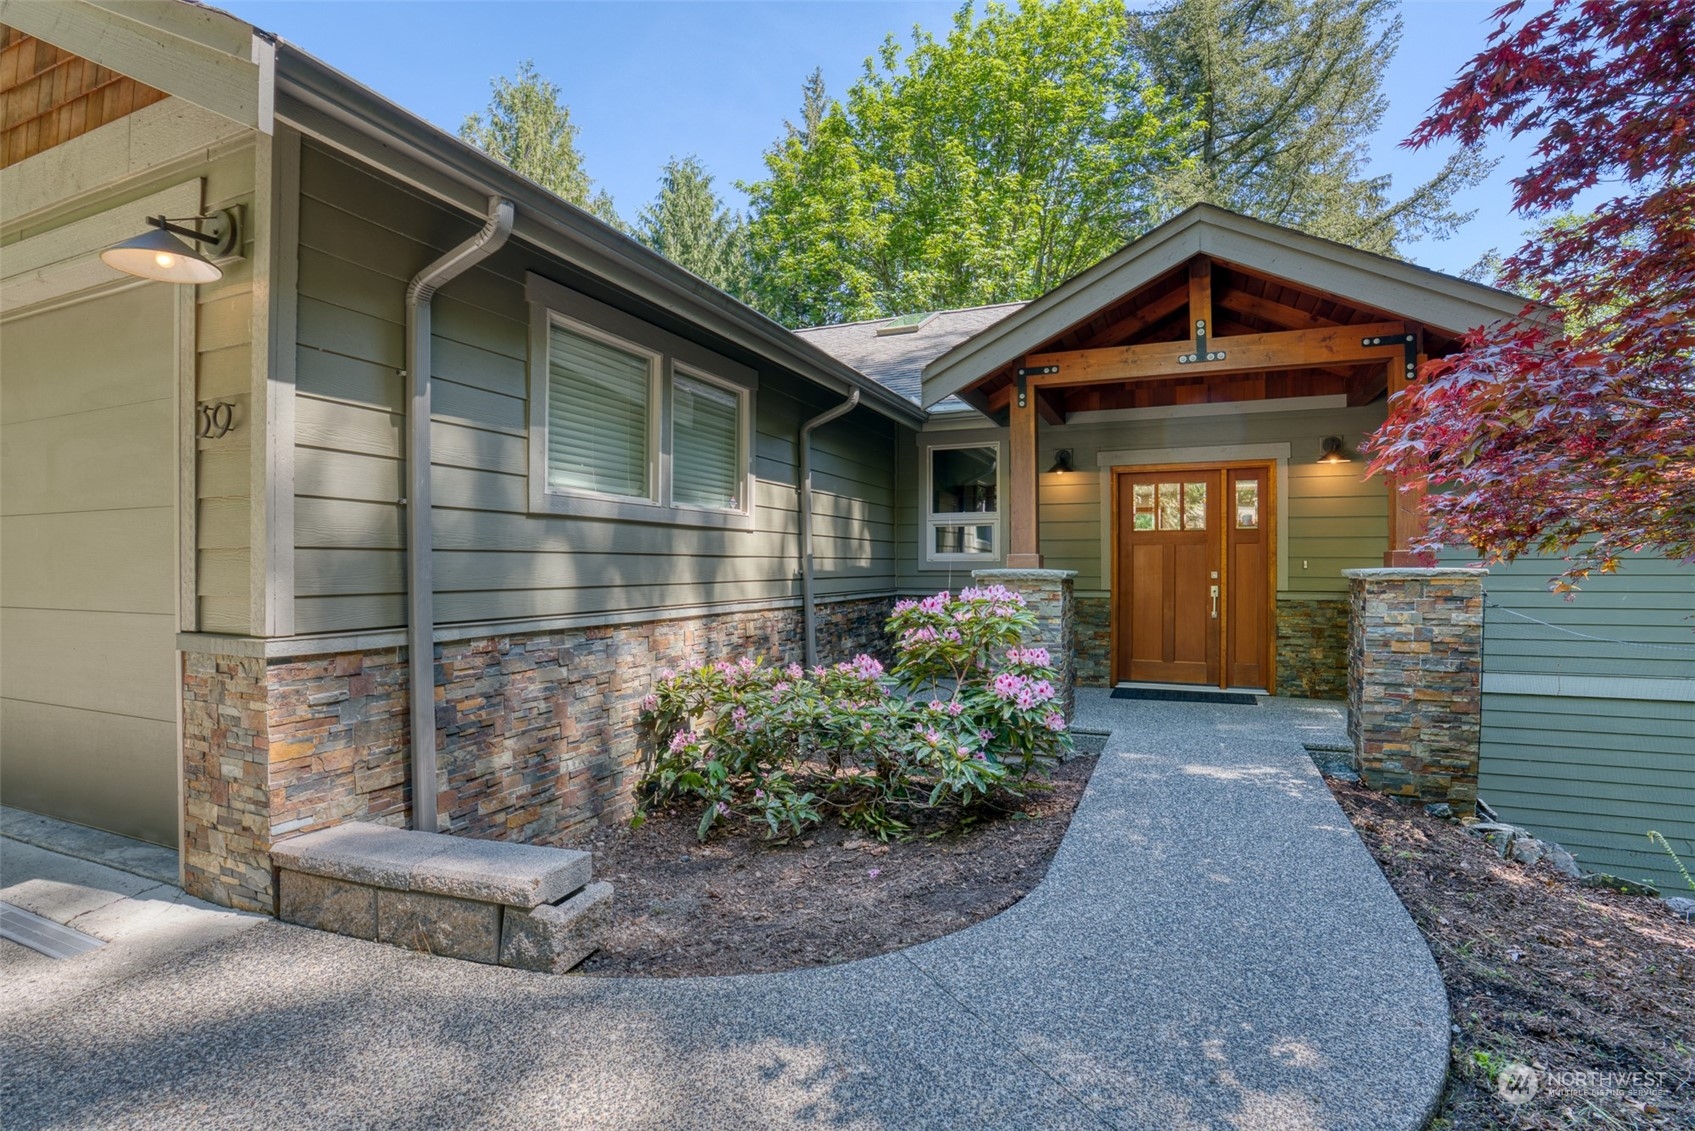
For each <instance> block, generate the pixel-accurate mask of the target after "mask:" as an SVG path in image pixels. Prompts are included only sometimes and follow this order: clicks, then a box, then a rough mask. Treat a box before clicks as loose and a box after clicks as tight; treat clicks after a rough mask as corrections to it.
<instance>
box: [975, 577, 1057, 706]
mask: <svg viewBox="0 0 1695 1131" xmlns="http://www.w3.org/2000/svg"><path fill="white" fill-rule="evenodd" d="M1076 576H1077V571H1076V570H1072V569H974V570H972V571H971V578H972V580H973V581H975V582H977V583H978V584H979V585H1004V586H1006V587H1007V588H1008V589H1010V590H1012V591H1013V592H1015V593H1017V594H1019V595H1020V596H1022V597H1023V598H1024V603H1025V604H1026V605H1028V606H1029V607H1030V609H1031V611H1032V612H1034V613H1035V614H1036V635H1035V638H1034V639H1029V640H1025V641H1024V643H1025V644H1026V645H1029V646H1037V645H1039V646H1041V647H1043V648H1046V649H1047V650H1048V655H1049V656H1050V657H1051V658H1052V660H1053V666H1054V670H1055V671H1056V672H1058V673H1059V688H1058V690H1059V697H1060V710H1062V711H1063V712H1064V713H1065V718H1066V721H1067V722H1069V721H1071V716H1072V707H1073V705H1074V703H1075V701H1076V693H1075V688H1076V685H1077V676H1076V672H1077V627H1076V618H1077V613H1076V601H1075V600H1074V599H1073V597H1072V595H1071V583H1072V579H1073V578H1074V577H1076Z"/></svg>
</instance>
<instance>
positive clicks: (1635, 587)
mask: <svg viewBox="0 0 1695 1131" xmlns="http://www.w3.org/2000/svg"><path fill="white" fill-rule="evenodd" d="M1447 557H1449V558H1450V559H1451V560H1456V561H1458V560H1466V559H1467V558H1468V557H1469V556H1468V555H1462V554H1459V553H1455V554H1451V555H1447ZM1559 569H1560V563H1559V562H1558V561H1557V560H1550V559H1545V558H1524V559H1520V560H1519V561H1517V562H1515V563H1513V564H1512V565H1506V566H1501V565H1497V566H1492V567H1490V573H1489V577H1488V579H1487V581H1486V582H1485V583H1484V589H1485V593H1486V599H1487V602H1488V604H1487V607H1486V608H1485V611H1484V612H1485V619H1484V696H1483V746H1482V761H1481V766H1480V773H1479V778H1478V790H1479V793H1480V794H1481V796H1482V797H1483V799H1484V800H1485V801H1487V802H1488V803H1489V804H1490V805H1491V806H1493V807H1494V808H1495V809H1496V810H1497V811H1498V812H1499V813H1500V814H1501V816H1502V817H1503V818H1504V819H1506V820H1509V821H1513V822H1515V823H1518V824H1522V825H1524V826H1526V827H1528V828H1530V829H1532V830H1533V831H1535V832H1537V833H1538V834H1539V835H1544V836H1548V837H1551V838H1553V839H1554V840H1556V841H1559V842H1560V843H1561V844H1563V845H1565V846H1566V847H1567V848H1569V849H1570V850H1571V851H1573V852H1575V853H1576V854H1577V856H1578V862H1579V864H1581V865H1582V866H1583V867H1584V868H1586V869H1589V870H1592V871H1603V872H1612V873H1615V874H1618V875H1623V876H1627V877H1640V876H1646V877H1649V878H1651V879H1653V880H1654V881H1655V882H1656V883H1659V884H1661V885H1662V886H1665V887H1667V890H1668V891H1670V890H1674V889H1676V888H1680V887H1682V886H1683V881H1682V878H1681V877H1679V876H1678V875H1677V873H1676V870H1675V868H1674V867H1673V865H1672V862H1671V860H1670V858H1669V857H1667V856H1666V855H1665V853H1664V852H1662V851H1660V850H1659V849H1656V848H1654V847H1653V846H1652V845H1650V844H1649V842H1648V839H1647V837H1646V835H1645V834H1646V833H1647V831H1648V830H1649V829H1655V830H1657V831H1659V832H1661V833H1664V834H1665V835H1666V836H1667V837H1669V838H1670V839H1671V840H1672V842H1673V845H1674V847H1675V848H1676V849H1677V851H1678V852H1679V853H1681V854H1682V856H1683V858H1684V860H1685V862H1686V863H1695V568H1691V567H1689V566H1685V565H1679V564H1678V563H1676V562H1673V561H1669V560H1667V559H1666V558H1663V557H1651V556H1640V555H1638V556H1632V557H1630V558H1628V559H1627V560H1626V561H1625V564H1624V568H1623V569H1622V570H1621V571H1620V572H1618V573H1616V574H1612V575H1609V576H1600V575H1597V576H1594V577H1591V578H1590V579H1589V580H1587V581H1585V582H1584V583H1583V586H1582V589H1581V591H1580V592H1579V593H1578V594H1577V595H1576V597H1575V598H1574V599H1573V600H1570V601H1567V600H1565V599H1564V598H1563V597H1561V596H1559V595H1557V594H1553V593H1549V592H1548V588H1547V585H1548V580H1549V578H1551V577H1553V576H1554V575H1555V574H1556V573H1558V571H1559ZM1515 614H1518V615H1515ZM1526 617H1534V618H1535V619H1536V621H1543V622H1547V624H1546V625H1544V624H1538V623H1535V621H1531V620H1527V619H1525V618H1526ZM1548 625H1552V626H1555V627H1548ZM1578 634H1581V635H1578ZM1597 637H1598V638H1601V639H1590V638H1597ZM1614 641H1625V642H1626V643H1614Z"/></svg>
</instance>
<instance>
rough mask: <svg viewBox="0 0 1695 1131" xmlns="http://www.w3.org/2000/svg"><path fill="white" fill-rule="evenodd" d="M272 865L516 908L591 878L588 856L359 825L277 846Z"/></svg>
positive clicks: (559, 895)
mask: <svg viewBox="0 0 1695 1131" xmlns="http://www.w3.org/2000/svg"><path fill="white" fill-rule="evenodd" d="M271 861H272V863H273V864H275V865H276V866H277V867H278V868H281V869H283V870H285V871H291V872H303V873H306V874H307V875H313V876H323V877H325V878H327V879H332V880H340V881H342V882H344V883H352V884H363V885H366V886H368V887H376V888H386V889H388V890H390V891H404V892H421V893H424V894H427V895H440V896H447V897H450V898H453V899H470V900H476V901H478V902H480V903H498V904H501V905H502V906H505V907H522V908H530V907H539V906H541V905H542V904H544V903H554V902H557V901H558V900H561V899H564V898H565V897H566V896H568V895H570V894H571V893H572V892H575V891H578V890H580V889H581V888H582V887H583V886H584V885H585V884H587V883H588V882H589V880H590V879H592V878H593V861H592V860H591V858H590V857H589V854H588V853H586V852H579V851H577V850H576V849H568V848H547V847H544V846H541V845H533V844H509V843H507V842H505V841H496V840H471V839H469V838H466V837H457V836H448V835H446V834H444V833H426V832H416V831H412V830H408V829H396V828H390V827H389V826H387V825H373V824H358V823H355V824H348V825H338V826H336V827H335V828H333V829H321V830H319V831H318V832H313V833H306V834H304V835H302V836H298V837H294V838H291V839H289V840H284V841H279V842H277V843H276V844H274V845H273V846H272V847H271Z"/></svg>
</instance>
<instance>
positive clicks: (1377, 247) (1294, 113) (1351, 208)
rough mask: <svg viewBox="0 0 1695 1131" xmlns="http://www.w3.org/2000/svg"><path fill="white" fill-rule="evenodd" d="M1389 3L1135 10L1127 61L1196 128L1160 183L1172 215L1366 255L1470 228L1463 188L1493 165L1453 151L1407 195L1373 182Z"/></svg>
mask: <svg viewBox="0 0 1695 1131" xmlns="http://www.w3.org/2000/svg"><path fill="white" fill-rule="evenodd" d="M1395 9H1396V0H1176V2H1175V3H1171V4H1169V5H1168V6H1166V7H1163V8H1158V9H1153V10H1148V11H1141V12H1132V13H1131V14H1130V39H1131V43H1132V52H1133V57H1134V59H1135V60H1136V62H1137V63H1138V64H1139V65H1140V66H1141V67H1143V68H1144V69H1145V70H1146V71H1147V73H1148V74H1149V76H1151V77H1152V78H1153V79H1154V80H1156V81H1157V82H1158V83H1159V84H1160V85H1161V86H1162V87H1163V88H1164V89H1165V90H1166V92H1167V93H1168V94H1170V95H1172V96H1173V97H1175V98H1176V99H1178V100H1179V101H1180V102H1181V103H1182V104H1183V106H1184V107H1185V108H1186V109H1188V110H1190V111H1191V112H1193V113H1194V114H1195V115H1196V116H1197V117H1198V118H1200V119H1201V120H1202V121H1203V122H1204V123H1205V124H1204V126H1203V128H1202V129H1201V130H1200V131H1198V133H1197V134H1196V135H1195V136H1194V138H1193V142H1192V146H1191V148H1190V150H1189V155H1190V156H1191V157H1192V158H1193V160H1192V161H1191V162H1190V163H1188V164H1186V165H1182V166H1178V167H1175V168H1173V169H1172V170H1170V171H1168V172H1166V173H1165V174H1164V175H1163V176H1162V177H1161V184H1162V186H1163V188H1164V190H1165V192H1166V194H1167V197H1168V204H1169V207H1170V209H1171V210H1172V211H1176V210H1178V209H1181V208H1184V207H1187V206H1188V205H1190V204H1193V203H1196V202H1197V201H1206V202H1209V203H1212V204H1216V205H1219V206H1220V207H1223V208H1229V209H1231V210H1233V211H1236V212H1242V213H1245V214H1247V215H1250V216H1256V217H1258V218H1260V219H1262V220H1267V221H1269V222H1271V223H1274V224H1283V225H1287V226H1289V227H1294V228H1299V229H1301V230H1303V231H1307V232H1311V233H1312V234H1314V235H1318V236H1324V237H1326V238H1328V239H1333V240H1337V241H1340V242H1342V243H1345V244H1349V245H1352V246H1354V247H1362V248H1366V249H1367V250H1370V251H1376V252H1382V253H1384V254H1393V253H1394V252H1395V250H1396V247H1397V245H1399V244H1400V243H1402V242H1404V241H1406V240H1410V239H1416V238H1418V237H1420V236H1423V235H1430V236H1435V237H1441V236H1444V235H1447V234H1449V233H1451V232H1452V231H1453V229H1454V228H1455V227H1456V226H1458V225H1459V224H1462V223H1464V222H1465V221H1466V220H1468V219H1469V218H1470V214H1468V213H1467V214H1462V213H1458V212H1456V211H1454V210H1453V208H1452V207H1451V202H1452V200H1453V197H1454V194H1455V193H1456V192H1458V191H1459V190H1460V189H1463V188H1465V187H1467V186H1469V185H1473V184H1476V183H1477V182H1478V181H1479V180H1481V179H1482V177H1483V176H1484V175H1485V174H1486V173H1487V172H1488V171H1489V168H1490V166H1491V163H1490V162H1488V161H1485V160H1484V159H1483V158H1482V157H1481V155H1479V154H1477V153H1476V152H1473V151H1469V150H1467V151H1461V152H1460V153H1458V154H1456V155H1454V156H1453V157H1450V158H1449V159H1448V160H1447V161H1445V162H1443V163H1442V164H1441V165H1439V166H1438V167H1436V168H1435V170H1434V172H1433V173H1432V175H1431V176H1430V178H1429V179H1428V180H1426V181H1425V182H1424V183H1423V184H1421V185H1419V186H1418V187H1417V188H1416V189H1414V190H1413V191H1412V192H1411V193H1410V194H1409V195H1407V196H1405V197H1403V198H1401V199H1399V200H1394V199H1392V197H1391V185H1390V183H1389V178H1388V177H1387V176H1376V177H1374V176H1370V175H1368V172H1367V166H1368V164H1369V159H1368V157H1367V154H1366V143H1367V140H1368V139H1369V137H1370V135H1371V133H1372V132H1373V131H1374V130H1375V129H1376V128H1377V126H1378V123H1379V122H1380V121H1381V120H1382V118H1383V113H1384V110H1385V108H1386V106H1387V100H1386V99H1385V98H1384V96H1383V91H1382V75H1383V70H1384V68H1385V67H1386V66H1387V65H1388V63H1389V60H1390V59H1391V58H1392V57H1393V56H1394V53H1395V48H1396V47H1397V45H1398V44H1399V42H1400V37H1401V20H1400V16H1399V15H1398V14H1396V11H1395Z"/></svg>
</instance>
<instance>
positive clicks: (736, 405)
mask: <svg viewBox="0 0 1695 1131" xmlns="http://www.w3.org/2000/svg"><path fill="white" fill-rule="evenodd" d="M741 401H742V398H741V394H739V393H737V392H735V391H733V390H731V389H726V388H724V387H722V386H720V385H717V384H714V383H712V382H710V381H704V380H701V379H700V378H698V377H694V376H691V375H688V374H684V373H681V372H679V373H677V374H675V375H674V376H673V377H672V378H671V501H672V502H673V503H675V504H677V505H678V506H685V507H712V508H716V509H719V510H738V509H740V507H741V493H742V480H743V474H744V472H743V469H744V466H745V464H746V462H747V461H746V460H745V459H744V458H743V456H742V450H741V447H742V444H741V433H742V429H741Z"/></svg>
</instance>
